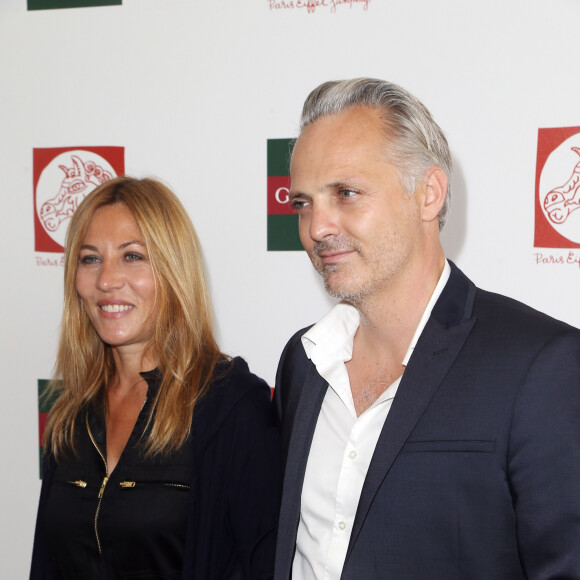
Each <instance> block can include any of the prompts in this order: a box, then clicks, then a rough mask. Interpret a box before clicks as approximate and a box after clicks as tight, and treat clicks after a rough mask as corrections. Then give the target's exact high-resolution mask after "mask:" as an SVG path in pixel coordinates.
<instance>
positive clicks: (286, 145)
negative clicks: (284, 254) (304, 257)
mask: <svg viewBox="0 0 580 580" xmlns="http://www.w3.org/2000/svg"><path fill="white" fill-rule="evenodd" d="M295 141H296V140H295V139H268V146H267V151H268V161H267V166H268V179H267V181H268V186H267V192H266V196H267V213H268V235H267V240H268V251H270V252H272V251H274V252H277V251H296V250H298V251H299V250H302V244H301V243H300V237H299V235H298V216H297V215H296V212H295V211H294V209H293V208H292V207H291V206H290V204H289V202H288V192H289V191H290V157H291V155H292V148H293V147H294V143H295Z"/></svg>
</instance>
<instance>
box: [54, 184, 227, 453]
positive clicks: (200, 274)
mask: <svg viewBox="0 0 580 580" xmlns="http://www.w3.org/2000/svg"><path fill="white" fill-rule="evenodd" d="M113 204H124V205H125V206H126V207H127V208H129V210H130V211H131V213H132V214H133V217H134V218H135V221H136V222H137V225H138V226H139V229H140V230H141V234H142V236H143V241H144V243H145V246H146V248H147V251H148V254H149V260H150V263H151V268H152V271H153V276H154V279H155V300H156V307H157V312H158V315H157V319H156V323H155V330H154V335H153V337H152V338H151V341H150V344H149V345H147V349H148V352H151V353H152V354H153V355H154V356H155V357H156V360H157V363H158V369H159V370H160V371H161V374H162V380H161V384H160V387H159V389H158V391H157V394H156V397H155V399H154V401H153V404H152V406H151V414H150V416H149V425H150V430H149V433H148V436H147V438H146V439H145V441H144V444H145V448H146V450H147V453H148V454H158V453H170V452H172V451H175V450H176V449H178V448H179V447H180V446H181V445H182V444H183V442H184V441H185V439H186V438H187V436H188V435H189V432H190V428H191V419H192V413H193V409H194V407H195V405H196V403H197V402H198V401H199V399H200V398H201V397H202V396H203V395H204V393H205V392H206V391H207V389H208V387H209V384H210V382H211V379H212V375H213V374H214V372H215V369H216V365H217V364H218V363H219V362H221V361H226V360H227V357H226V356H225V355H223V354H222V353H221V352H220V350H219V348H218V345H217V343H216V340H215V338H214V334H213V321H212V308H211V303H210V299H209V294H208V290H207V285H206V280H205V273H204V268H203V261H202V253H201V247H200V245H199V241H198V239H197V235H196V233H195V230H194V228H193V224H192V223H191V220H190V219H189V216H188V215H187V212H186V211H185V208H184V207H183V205H182V204H181V202H180V201H179V200H178V199H177V197H176V196H175V195H174V194H173V193H172V192H171V191H170V190H169V189H168V188H167V187H166V186H165V185H163V184H162V183H160V182H158V181H155V180H153V179H134V178H131V177H119V178H116V179H113V180H110V181H107V182H105V183H104V184H103V185H101V186H99V187H98V188H96V189H95V190H94V191H93V192H91V193H90V194H89V195H88V196H87V197H86V198H85V199H84V200H83V201H82V203H81V204H80V205H79V207H78V208H77V210H76V211H75V213H74V215H73V217H72V218H71V222H70V225H69V228H68V231H67V237H66V243H65V247H66V249H65V265H64V307H63V316H62V323H61V329H60V340H59V346H58V354H57V360H56V364H55V370H54V375H53V380H52V383H51V388H50V393H53V394H57V395H58V398H57V400H56V402H55V404H54V406H53V408H52V410H51V412H50V415H49V419H48V424H47V427H46V431H45V434H44V445H45V449H50V451H51V452H52V453H53V454H54V456H55V457H56V458H57V459H59V458H60V457H62V456H63V454H67V453H68V452H69V451H72V452H73V453H74V452H75V440H74V431H75V422H76V419H77V417H78V416H79V413H81V412H82V411H83V410H84V409H86V408H87V407H88V406H89V405H91V404H92V403H94V402H96V400H97V399H98V398H99V397H100V396H101V395H102V393H103V392H106V389H107V387H108V385H109V384H110V383H111V380H112V379H113V377H114V375H115V363H114V360H113V353H112V350H111V347H110V346H109V345H107V344H105V343H104V342H103V341H102V340H101V339H100V337H99V335H98V334H97V332H96V331H95V329H94V327H93V325H92V323H91V321H90V320H89V317H88V315H87V313H86V311H85V309H84V307H83V304H82V302H81V299H80V297H79V295H78V293H77V291H76V287H75V282H76V274H77V268H78V263H79V255H80V249H81V246H82V243H83V240H84V238H85V235H86V231H87V229H88V226H89V223H90V221H91V219H92V217H93V215H94V214H95V212H96V211H97V210H98V209H99V208H101V207H103V206H107V205H113Z"/></svg>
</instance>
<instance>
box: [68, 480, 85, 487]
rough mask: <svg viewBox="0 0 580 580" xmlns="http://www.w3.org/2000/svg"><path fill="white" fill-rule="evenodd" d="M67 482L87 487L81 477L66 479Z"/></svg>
mask: <svg viewBox="0 0 580 580" xmlns="http://www.w3.org/2000/svg"><path fill="white" fill-rule="evenodd" d="M67 483H71V484H72V485H76V486H77V487H87V482H86V481H83V480H82V479H77V480H76V481H67Z"/></svg>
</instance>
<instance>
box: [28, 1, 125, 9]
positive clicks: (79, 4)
mask: <svg viewBox="0 0 580 580" xmlns="http://www.w3.org/2000/svg"><path fill="white" fill-rule="evenodd" d="M122 4H123V0H28V10H55V9H57V8H92V7H95V6H121V5H122Z"/></svg>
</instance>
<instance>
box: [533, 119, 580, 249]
mask: <svg viewBox="0 0 580 580" xmlns="http://www.w3.org/2000/svg"><path fill="white" fill-rule="evenodd" d="M579 131H580V127H578V128H574V127H570V128H564V129H542V130H540V137H539V145H538V151H539V153H538V155H539V163H540V165H539V168H538V174H537V177H536V200H537V211H539V214H540V216H541V217H542V218H543V223H542V222H541V221H538V220H536V237H535V243H534V245H535V246H536V247H563V248H565V247H578V244H580V211H576V210H578V209H580V159H579V157H580V132H579ZM558 141H559V142H558ZM540 152H541V155H540ZM538 219H539V218H538ZM550 232H552V233H550Z"/></svg>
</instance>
